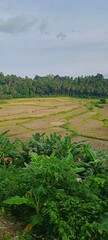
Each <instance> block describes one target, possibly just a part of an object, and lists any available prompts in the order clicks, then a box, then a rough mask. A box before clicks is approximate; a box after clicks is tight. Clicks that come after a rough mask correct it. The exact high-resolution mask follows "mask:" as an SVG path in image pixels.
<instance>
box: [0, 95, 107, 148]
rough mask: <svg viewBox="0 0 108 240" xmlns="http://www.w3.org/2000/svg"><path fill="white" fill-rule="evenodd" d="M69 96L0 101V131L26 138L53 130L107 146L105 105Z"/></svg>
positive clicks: (95, 145)
mask: <svg viewBox="0 0 108 240" xmlns="http://www.w3.org/2000/svg"><path fill="white" fill-rule="evenodd" d="M96 101H97V102H98V100H93V99H78V98H77V99H76V98H69V97H56V98H30V99H12V100H4V101H3V100H2V101H0V133H2V132H3V131H6V130H10V131H9V132H8V136H9V137H11V138H14V139H15V138H16V139H20V140H23V141H26V140H27V139H29V138H30V137H31V136H32V135H33V134H35V133H36V132H39V133H43V132H45V133H46V134H50V133H53V132H56V133H58V134H61V135H62V136H64V135H65V134H66V133H67V134H70V135H71V136H72V139H73V141H80V140H86V141H88V142H90V143H91V144H92V145H93V146H94V148H95V149H98V150H99V149H103V148H106V147H108V104H103V105H101V104H95V103H96Z"/></svg>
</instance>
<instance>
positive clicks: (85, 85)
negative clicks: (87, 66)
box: [0, 72, 108, 99]
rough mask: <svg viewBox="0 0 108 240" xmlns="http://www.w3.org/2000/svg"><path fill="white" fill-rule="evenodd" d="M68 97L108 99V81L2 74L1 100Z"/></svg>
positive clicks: (86, 77) (90, 78) (92, 77)
mask: <svg viewBox="0 0 108 240" xmlns="http://www.w3.org/2000/svg"><path fill="white" fill-rule="evenodd" d="M50 95H55V96H56V95H57V96H58V95H61V96H62V95H63V96H64V95H66V96H73V97H77V96H78V97H108V79H105V78H104V77H103V75H102V74H100V73H98V74H97V75H96V76H93V75H92V76H84V77H83V76H81V77H76V78H73V77H69V76H59V75H55V76H54V75H47V76H43V77H41V76H38V75H36V76H35V77H34V79H32V78H29V77H27V76H26V77H24V78H23V77H19V76H16V75H13V74H12V75H6V76H5V75H4V74H3V73H2V72H1V73H0V99H4V98H20V97H21V98H22V97H24V98H26V97H36V96H50Z"/></svg>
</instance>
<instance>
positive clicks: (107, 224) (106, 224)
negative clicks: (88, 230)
mask: <svg viewBox="0 0 108 240" xmlns="http://www.w3.org/2000/svg"><path fill="white" fill-rule="evenodd" d="M98 229H99V230H101V231H106V232H107V231H108V213H105V214H104V216H103V217H102V219H101V222H100V224H99V225H98Z"/></svg>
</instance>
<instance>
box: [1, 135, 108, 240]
mask: <svg viewBox="0 0 108 240" xmlns="http://www.w3.org/2000/svg"><path fill="white" fill-rule="evenodd" d="M22 147H23V148H22V150H20V152H19V154H21V157H22V155H23V159H24V162H23V166H22V163H21V166H17V165H14V163H13V164H12V165H1V168H0V180H1V181H0V193H1V195H0V198H1V199H0V200H1V206H5V208H6V209H9V210H10V211H11V214H12V215H14V216H15V217H16V218H17V219H20V221H22V222H24V223H25V230H24V233H25V234H26V233H28V232H30V233H31V237H32V239H46V240H48V239H57V240H69V239H70V240H72V239H75V240H79V239H80V240H97V239H99V240H107V239H108V228H107V226H106V225H105V222H106V221H107V206H108V198H107V196H108V174H107V173H108V164H107V161H108V155H107V154H106V153H104V152H100V153H98V152H95V151H93V150H92V149H91V147H90V146H89V145H86V144H84V143H82V142H79V143H72V142H71V139H70V137H69V136H66V137H65V138H64V140H63V139H62V138H61V136H59V135H56V134H54V135H50V136H49V137H46V138H45V135H35V137H33V138H32V139H31V140H30V141H29V142H28V143H27V144H24V145H23V144H22ZM26 149H27V155H26V154H25V153H26ZM15 151H16V150H15ZM24 156H25V157H24ZM27 157H28V158H27ZM19 159H20V157H19ZM26 159H27V161H26ZM7 206H8V208H7Z"/></svg>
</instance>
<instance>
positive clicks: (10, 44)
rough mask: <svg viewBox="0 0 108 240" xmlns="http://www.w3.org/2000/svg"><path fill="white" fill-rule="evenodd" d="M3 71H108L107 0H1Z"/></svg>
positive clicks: (23, 73)
mask: <svg viewBox="0 0 108 240" xmlns="http://www.w3.org/2000/svg"><path fill="white" fill-rule="evenodd" d="M0 72H3V73H4V74H16V75H18V76H19V75H20V76H26V75H27V76H29V77H34V76H35V75H41V76H42V75H47V74H54V75H55V74H59V75H70V76H78V75H79V76H80V75H92V74H96V73H98V72H99V73H102V74H103V75H108V0H0Z"/></svg>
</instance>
